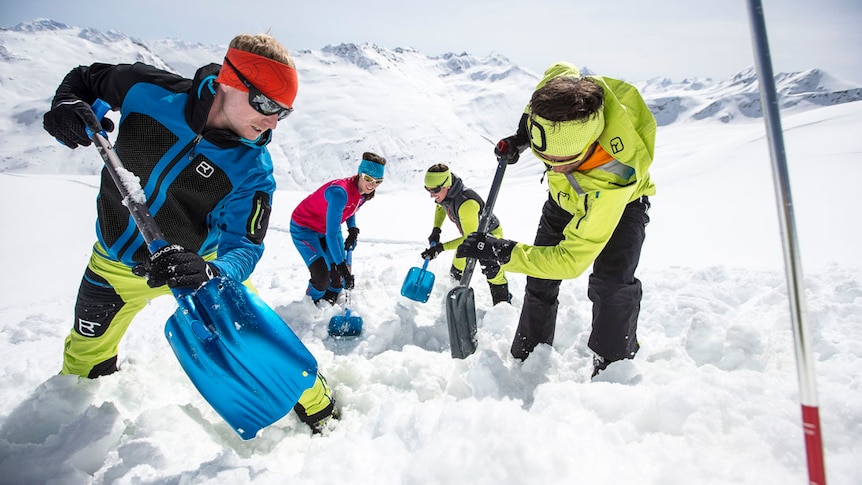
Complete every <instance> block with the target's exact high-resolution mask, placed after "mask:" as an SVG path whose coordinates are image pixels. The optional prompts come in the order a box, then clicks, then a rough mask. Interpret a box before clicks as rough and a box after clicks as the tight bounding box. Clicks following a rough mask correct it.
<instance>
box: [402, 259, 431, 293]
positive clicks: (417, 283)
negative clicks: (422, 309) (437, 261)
mask: <svg viewBox="0 0 862 485" xmlns="http://www.w3.org/2000/svg"><path fill="white" fill-rule="evenodd" d="M428 261H429V260H427V259H426V260H425V263H423V264H422V267H421V268H416V267H413V268H410V270H409V271H408V272H407V277H405V278H404V283H403V284H402V285H401V296H403V297H406V298H409V299H411V300H413V301H418V302H420V303H425V302H427V301H428V298H430V297H431V290H433V289H434V273H432V272H430V271H428V269H427V268H428Z"/></svg>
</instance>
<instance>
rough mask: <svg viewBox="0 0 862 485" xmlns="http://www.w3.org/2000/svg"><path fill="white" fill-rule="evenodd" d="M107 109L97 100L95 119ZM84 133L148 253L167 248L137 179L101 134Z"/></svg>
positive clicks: (104, 103)
mask: <svg viewBox="0 0 862 485" xmlns="http://www.w3.org/2000/svg"><path fill="white" fill-rule="evenodd" d="M110 109H111V106H110V105H109V104H108V103H106V102H105V101H103V100H101V99H97V100H96V102H95V103H93V112H94V113H96V118H97V119H101V118H102V117H103V116H104V115H105V113H107V112H108V111H109V110H110ZM87 134H88V135H89V136H90V139H91V140H93V143H94V144H95V145H96V148H97V149H98V150H99V155H101V156H102V160H104V162H105V168H106V169H107V170H108V173H109V174H110V175H111V179H113V180H114V184H115V185H116V186H117V190H119V191H120V195H122V196H123V205H125V206H126V208H128V209H129V214H131V216H132V219H134V220H135V224H136V225H137V226H138V229H139V230H140V232H141V236H143V238H144V242H146V243H147V248H148V249H149V250H150V253H154V252H156V251H158V250H159V249H161V248H163V247H164V246H167V244H168V243H167V242H166V241H165V236H164V234H162V231H161V229H159V226H157V225H156V221H155V219H153V216H152V214H150V210H149V209H148V208H147V201H146V199H145V198H144V191H143V189H142V188H141V183H140V181H139V179H138V178H137V177H136V176H135V174H133V173H132V172H130V171H129V170H127V169H126V167H125V166H124V165H123V162H122V161H121V160H120V157H118V156H117V152H116V151H115V150H114V147H113V146H112V145H111V142H110V141H108V137H107V135H106V133H105V132H104V131H102V132H99V133H94V132H93V131H92V130H90V129H89V128H88V129H87Z"/></svg>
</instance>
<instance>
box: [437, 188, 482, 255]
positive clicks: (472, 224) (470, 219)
mask: <svg viewBox="0 0 862 485" xmlns="http://www.w3.org/2000/svg"><path fill="white" fill-rule="evenodd" d="M458 218H459V219H461V229H462V230H463V231H464V234H462V235H461V237H459V238H457V239H453V240H451V241H446V242H444V243H443V249H444V250H446V251H448V250H450V249H456V248H457V247H458V246H460V245H461V243H462V242H464V238H465V237H466V235H467V234H470V233H471V232H476V230H477V229H479V203H478V202H476V201H475V200H473V199H467V200H466V201H464V203H462V204H461V207H459V208H458Z"/></svg>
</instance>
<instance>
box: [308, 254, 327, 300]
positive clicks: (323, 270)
mask: <svg viewBox="0 0 862 485" xmlns="http://www.w3.org/2000/svg"><path fill="white" fill-rule="evenodd" d="M308 270H309V271H310V272H311V278H310V279H309V280H308V283H309V284H310V285H311V286H313V287H314V289H315V290H318V291H319V292H320V293H321V294H323V292H324V291H326V289H327V288H328V287H329V267H328V266H327V265H326V261H324V260H323V258H317V259H315V260H314V262H312V263H311V264H310V265H309V266H308Z"/></svg>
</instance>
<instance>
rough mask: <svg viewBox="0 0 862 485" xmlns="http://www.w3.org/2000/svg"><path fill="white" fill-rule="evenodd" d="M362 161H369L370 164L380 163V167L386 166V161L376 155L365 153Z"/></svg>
mask: <svg viewBox="0 0 862 485" xmlns="http://www.w3.org/2000/svg"><path fill="white" fill-rule="evenodd" d="M362 159H363V160H368V161H369V162H374V163H379V164H380V165H386V159H385V158H383V157H381V156H380V155H378V154H376V153H372V152H365V153H363V154H362Z"/></svg>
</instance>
